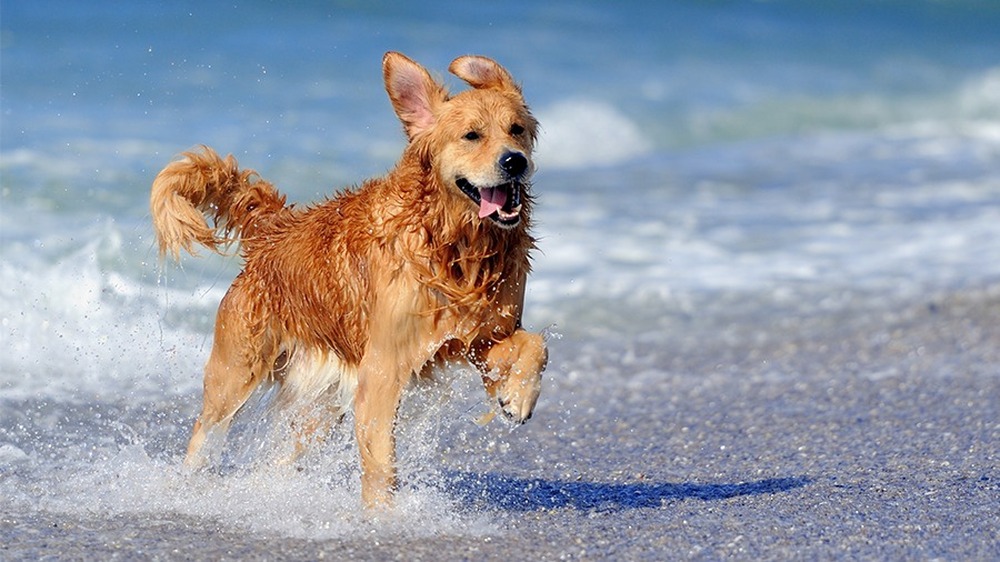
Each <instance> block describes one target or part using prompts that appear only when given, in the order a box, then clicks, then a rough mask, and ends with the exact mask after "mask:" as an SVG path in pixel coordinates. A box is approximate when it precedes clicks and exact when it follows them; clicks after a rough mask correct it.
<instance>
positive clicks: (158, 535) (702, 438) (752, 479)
mask: <svg viewBox="0 0 1000 562" xmlns="http://www.w3.org/2000/svg"><path fill="white" fill-rule="evenodd" d="M998 317H1000V287H995V286H994V287H987V288H982V289H973V290H967V291H962V292H959V293H955V294H943V295H933V296H928V297H927V298H924V299H919V300H915V301H912V302H909V303H905V305H902V306H900V307H899V308H897V309H895V310H891V311H888V310H885V309H881V310H877V311H876V312H875V313H868V312H866V311H865V310H861V309H857V310H854V309H850V307H848V308H847V309H845V310H842V311H840V312H838V313H837V314H835V315H817V316H814V317H810V318H782V319H781V320H780V321H777V320H775V321H774V322H773V323H771V324H769V325H761V324H750V323H747V322H749V321H750V320H752V319H753V318H752V317H751V318H742V319H740V318H732V319H727V320H726V323H724V324H721V325H720V324H718V322H711V321H705V324H704V325H702V326H692V327H689V329H688V330H686V331H684V332H680V331H678V332H677V333H673V334H671V333H664V334H663V337H662V339H659V340H656V341H646V342H631V343H630V344H628V345H627V346H623V347H622V348H609V349H607V350H606V351H607V353H606V357H607V364H605V365H585V364H578V363H574V360H573V357H572V356H573V351H574V349H577V348H578V346H585V345H589V344H588V343H587V342H584V341H571V340H569V339H568V338H565V337H564V338H563V339H562V340H559V341H558V342H556V345H555V350H554V355H555V357H557V358H559V359H557V360H556V361H557V365H556V366H555V368H553V369H552V372H551V373H550V376H549V377H548V379H547V384H548V386H547V388H546V401H545V402H543V403H542V404H541V407H540V410H539V416H538V418H537V419H535V420H532V422H531V423H529V424H528V425H526V426H525V427H524V428H522V429H520V430H518V431H523V432H524V433H523V434H519V435H518V438H517V439H511V445H510V450H509V451H507V452H506V454H504V455H494V456H492V457H491V456H485V455H484V456H482V457H476V459H477V460H476V463H478V464H479V465H480V466H479V467H478V470H468V467H467V466H464V465H463V462H462V461H461V460H459V461H458V462H456V463H455V464H456V465H458V466H460V467H461V469H448V470H446V471H444V472H443V473H442V474H443V475H444V477H443V479H442V480H441V481H440V482H439V484H440V486H441V487H442V489H443V490H445V492H446V494H447V495H448V496H449V497H451V498H453V499H454V500H455V502H456V505H458V506H460V510H468V511H469V513H470V516H471V517H481V516H482V515H483V514H487V517H488V519H489V522H490V523H489V524H490V525H491V526H492V529H490V530H481V534H478V536H448V534H447V533H445V534H442V535H441V536H434V537H426V536H419V537H411V536H407V535H406V533H405V532H404V533H390V534H388V535H386V534H385V533H384V532H383V531H380V527H379V523H378V522H369V523H367V524H366V523H361V524H359V525H358V527H357V536H347V537H341V538H338V539H335V540H303V539H291V538H287V537H280V536H267V535H266V534H263V535H255V534H246V533H241V532H239V530H234V529H231V528H224V529H218V528H213V525H212V524H211V522H206V521H204V520H196V519H186V518H174V517H169V516H167V515H166V514H160V515H158V516H150V517H148V518H146V517H142V516H136V517H123V516H115V517H112V518H104V517H102V516H101V515H100V514H94V516H93V517H85V518H84V517H79V516H65V515H57V514H47V513H33V514H30V515H19V514H17V513H11V512H9V511H4V512H3V514H2V516H0V544H2V545H3V546H2V548H0V554H2V557H3V558H4V559H6V560H28V559H38V560H42V559H63V560H65V559H76V558H86V559H98V558H100V559H139V558H142V559H185V558H202V559H204V558H214V559H220V560H221V559H242V560H246V559H276V558H277V559H320V558H327V559H355V560H388V559H400V560H441V559H444V560H459V559H482V560H502V559H509V558H511V557H525V558H534V559H542V560H555V559H594V560H600V559H632V560H636V559H648V560H662V559H705V560H715V559H745V560H763V559H778V560H781V559H784V560H789V559H800V560H801V559H831V558H838V559H843V558H847V559H884V560H901V559H944V560H990V559H996V558H997V557H998V556H1000V543H998V539H997V529H1000V503H998V501H997V498H998V497H1000V496H998V494H1000V473H998V471H997V468H998V466H1000V376H998V373H1000V345H998V344H1000V326H998V323H997V321H996V318H998ZM717 320H718V319H717ZM741 321H742V322H743V323H740V322H741ZM713 331H715V332H717V333H719V332H722V333H724V334H727V335H728V337H727V338H724V339H728V340H729V343H726V342H725V341H722V340H720V339H719V338H714V339H713V338H710V337H709V335H710V334H709V332H713ZM679 333H684V334H685V336H684V337H678V334H679ZM602 370H612V371H627V370H631V372H632V375H631V376H629V377H626V378H624V379H623V381H622V384H621V385H617V386H609V387H608V388H609V389H611V390H609V392H608V393H595V392H591V391H586V390H585V389H586V387H587V386H588V385H591V384H599V385H602V384H604V383H601V382H598V381H597V379H599V378H600V377H601V376H602ZM663 373H668V374H667V375H664V374H663ZM557 404H560V405H557ZM560 407H565V408H567V410H566V412H565V413H562V414H561V413H560V412H559V408H560ZM484 460H485V462H486V463H487V464H486V466H482V463H483V462H484ZM491 463H492V464H491ZM388 517H391V516H388ZM582 529H583V530H585V531H586V532H581V530H582Z"/></svg>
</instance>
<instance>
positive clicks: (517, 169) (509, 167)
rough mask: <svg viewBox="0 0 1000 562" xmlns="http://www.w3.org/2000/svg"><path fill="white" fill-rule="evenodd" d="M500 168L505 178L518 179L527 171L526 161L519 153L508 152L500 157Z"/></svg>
mask: <svg viewBox="0 0 1000 562" xmlns="http://www.w3.org/2000/svg"><path fill="white" fill-rule="evenodd" d="M500 167H501V168H503V171H504V172H507V176H509V177H511V178H518V177H521V174H523V173H524V171H525V170H527V169H528V159H527V158H525V157H524V155H523V154H521V153H520V152H508V153H506V154H504V155H503V156H501V157H500Z"/></svg>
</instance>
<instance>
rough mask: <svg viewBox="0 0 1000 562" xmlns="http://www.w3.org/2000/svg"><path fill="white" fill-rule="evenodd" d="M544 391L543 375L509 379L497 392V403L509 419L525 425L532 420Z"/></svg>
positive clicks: (539, 373)
mask: <svg viewBox="0 0 1000 562" xmlns="http://www.w3.org/2000/svg"><path fill="white" fill-rule="evenodd" d="M541 390H542V374H541V372H538V373H536V374H534V375H533V376H527V377H513V376H512V377H509V378H508V379H507V380H506V381H504V383H503V384H502V385H501V386H500V388H499V389H498V392H497V402H499V404H500V409H501V410H502V411H503V413H504V415H505V416H507V419H509V420H511V421H513V422H515V423H524V422H526V421H528V420H529V419H531V414H532V412H533V411H534V409H535V402H537V401H538V394H539V393H540V392H541Z"/></svg>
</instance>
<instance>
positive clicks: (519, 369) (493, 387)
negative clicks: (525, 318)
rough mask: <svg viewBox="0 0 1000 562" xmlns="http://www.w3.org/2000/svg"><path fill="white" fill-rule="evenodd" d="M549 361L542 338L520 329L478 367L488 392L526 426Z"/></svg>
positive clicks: (493, 345) (491, 350) (494, 348)
mask: <svg viewBox="0 0 1000 562" xmlns="http://www.w3.org/2000/svg"><path fill="white" fill-rule="evenodd" d="M548 359H549V352H548V349H547V348H546V347H545V340H544V339H543V338H542V336H541V335H539V334H533V333H531V332H526V331H524V330H521V329H518V330H515V331H514V333H513V334H511V335H510V336H509V337H508V338H506V339H504V340H501V341H499V342H496V343H493V344H492V346H491V347H490V348H489V349H488V350H487V351H486V352H485V360H484V361H480V362H479V363H480V365H481V368H482V369H483V384H484V385H485V386H486V392H488V393H489V394H490V396H493V397H495V398H496V399H497V401H498V402H499V403H500V407H501V408H502V409H503V412H504V414H505V415H506V416H507V417H508V418H510V419H511V420H513V421H515V422H518V423H524V422H526V421H527V420H528V419H529V418H530V417H531V413H532V411H533V410H534V408H535V402H536V401H537V400H538V394H539V392H541V390H542V370H544V369H545V364H546V363H547V362H548Z"/></svg>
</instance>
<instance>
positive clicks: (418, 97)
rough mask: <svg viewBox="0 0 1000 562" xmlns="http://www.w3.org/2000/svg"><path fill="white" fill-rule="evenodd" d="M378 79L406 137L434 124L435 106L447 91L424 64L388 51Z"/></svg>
mask: <svg viewBox="0 0 1000 562" xmlns="http://www.w3.org/2000/svg"><path fill="white" fill-rule="evenodd" d="M382 78H383V79H384V80H385V91H386V92H388V94H389V100H390V101H391V102H392V107H393V109H394V110H395V111H396V115H397V116H399V120H400V121H402V122H403V128H404V129H405V130H406V136H407V137H408V138H409V139H411V140H412V139H413V137H415V136H417V135H419V134H420V133H422V132H423V131H426V130H427V129H429V128H430V127H431V126H432V125H434V122H435V120H436V119H437V117H436V112H437V106H438V104H440V103H441V102H443V101H445V100H446V99H447V98H448V92H447V91H446V90H445V89H444V86H442V85H441V84H439V83H438V82H436V81H435V80H434V79H433V78H431V75H430V74H429V73H428V72H427V70H425V69H424V67H422V66H420V65H419V64H417V63H415V62H413V61H412V60H410V59H409V58H407V57H406V56H405V55H403V54H400V53H397V52H394V51H389V52H388V53H386V54H385V57H383V58H382Z"/></svg>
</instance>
